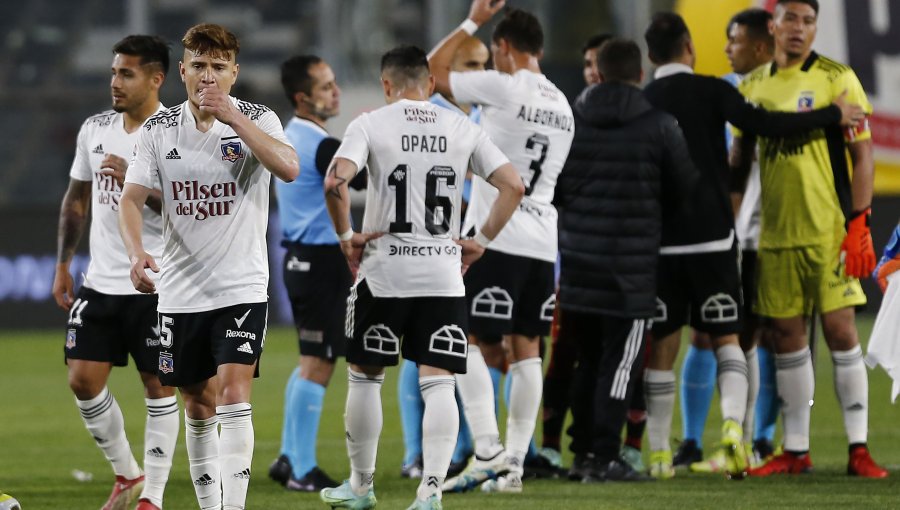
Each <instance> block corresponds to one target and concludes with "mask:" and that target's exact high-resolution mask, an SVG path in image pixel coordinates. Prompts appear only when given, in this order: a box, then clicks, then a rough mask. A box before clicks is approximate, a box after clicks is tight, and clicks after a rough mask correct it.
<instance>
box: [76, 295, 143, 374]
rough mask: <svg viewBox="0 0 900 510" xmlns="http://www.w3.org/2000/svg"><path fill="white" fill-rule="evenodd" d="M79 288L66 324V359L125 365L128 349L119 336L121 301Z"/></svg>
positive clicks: (120, 299) (118, 298) (122, 297)
mask: <svg viewBox="0 0 900 510" xmlns="http://www.w3.org/2000/svg"><path fill="white" fill-rule="evenodd" d="M126 298H127V296H113V295H110V294H103V293H100V292H97V291H95V290H93V289H89V288H87V287H83V286H82V287H81V289H80V290H79V291H78V294H77V295H76V298H75V302H74V303H73V304H72V308H71V310H70V311H69V319H68V322H67V324H66V344H65V358H66V359H67V360H68V359H80V360H86V361H99V362H107V363H111V364H112V365H114V366H125V365H127V364H128V346H127V344H126V342H125V341H124V339H123V338H122V337H121V335H120V331H121V328H120V323H121V322H122V317H121V315H120V314H121V312H122V311H123V308H124V307H123V303H122V300H123V299H126Z"/></svg>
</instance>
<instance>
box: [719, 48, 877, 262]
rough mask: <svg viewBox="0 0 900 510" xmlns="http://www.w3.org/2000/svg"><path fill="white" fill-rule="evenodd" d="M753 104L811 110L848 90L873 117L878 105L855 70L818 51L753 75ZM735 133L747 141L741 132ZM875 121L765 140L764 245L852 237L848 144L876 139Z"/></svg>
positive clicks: (744, 86)
mask: <svg viewBox="0 0 900 510" xmlns="http://www.w3.org/2000/svg"><path fill="white" fill-rule="evenodd" d="M739 88H740V90H741V93H742V94H744V96H745V97H746V98H747V100H748V101H750V102H752V103H755V104H757V105H759V106H762V107H763V108H765V109H767V110H777V111H791V112H793V111H797V112H802V111H808V110H813V109H816V108H822V107H825V106H828V105H829V104H831V103H832V102H833V101H834V99H835V98H837V97H838V96H839V95H840V94H841V93H842V92H843V91H845V90H846V91H847V101H848V102H850V103H856V104H859V105H861V106H862V107H863V108H864V109H865V110H866V111H867V112H868V113H870V114H871V112H872V105H871V104H870V103H869V100H868V98H866V93H865V90H863V87H862V84H860V82H859V79H858V78H857V77H856V74H855V73H854V72H853V70H852V69H850V67H848V66H846V65H843V64H840V63H838V62H835V61H834V60H831V59H829V58H826V57H823V56H821V55H818V54H816V53H815V52H813V53H812V54H810V56H809V58H807V59H806V61H804V62H803V63H802V64H798V65H796V66H794V67H790V68H786V69H779V68H778V66H777V65H776V64H775V62H772V63H769V64H765V65H763V66H761V67H759V68H758V69H756V70H754V71H753V72H752V73H750V74H749V75H747V76H746V77H745V78H744V80H743V82H741V85H740V87H739ZM734 133H735V136H741V133H740V131H739V130H737V129H734ZM871 137H872V133H871V131H869V125H868V122H863V123H862V124H861V125H860V126H858V127H857V128H855V129H843V128H841V127H839V126H833V127H829V128H826V129H818V130H815V131H808V132H806V133H800V134H797V135H795V136H791V137H785V138H760V140H759V160H760V172H761V173H760V176H761V182H762V226H761V232H760V239H759V247H760V248H791V247H799V246H812V245H819V244H822V243H832V242H833V241H834V239H835V238H837V239H840V238H841V237H842V236H843V233H844V214H845V213H849V212H850V208H851V195H850V165H849V164H848V163H849V160H848V154H847V150H846V149H847V143H853V142H856V141H862V140H868V139H871Z"/></svg>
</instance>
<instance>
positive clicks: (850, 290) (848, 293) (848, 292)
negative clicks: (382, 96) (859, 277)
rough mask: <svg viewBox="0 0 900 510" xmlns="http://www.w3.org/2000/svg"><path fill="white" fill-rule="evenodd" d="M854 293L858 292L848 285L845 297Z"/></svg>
mask: <svg viewBox="0 0 900 510" xmlns="http://www.w3.org/2000/svg"><path fill="white" fill-rule="evenodd" d="M854 294H856V292H854V291H853V288H852V287H847V290H845V291H844V297H850V296H852V295H854Z"/></svg>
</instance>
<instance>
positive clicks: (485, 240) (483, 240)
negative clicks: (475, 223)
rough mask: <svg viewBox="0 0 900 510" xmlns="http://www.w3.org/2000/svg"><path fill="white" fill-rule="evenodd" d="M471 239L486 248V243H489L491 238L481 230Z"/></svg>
mask: <svg viewBox="0 0 900 510" xmlns="http://www.w3.org/2000/svg"><path fill="white" fill-rule="evenodd" d="M472 240H473V241H475V242H476V243H478V244H479V245H480V246H481V247H482V248H487V247H488V245H489V244H491V239H488V237H487V236H486V235H484V233H483V232H478V233H477V234H475V237H473V238H472Z"/></svg>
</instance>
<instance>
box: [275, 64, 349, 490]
mask: <svg viewBox="0 0 900 510" xmlns="http://www.w3.org/2000/svg"><path fill="white" fill-rule="evenodd" d="M281 83H282V85H283V87H284V91H285V94H286V95H287V97H288V99H289V100H290V101H291V104H292V105H293V106H294V117H293V118H291V120H290V121H288V123H287V125H286V126H285V128H284V132H285V134H286V135H287V137H288V140H290V142H291V145H293V146H294V148H295V149H296V150H297V155H298V156H299V158H300V176H299V177H298V178H297V179H296V180H294V182H291V183H285V182H279V183H276V185H275V191H276V194H277V196H278V214H279V216H280V220H281V226H282V229H283V238H284V241H283V244H284V246H285V248H287V253H286V254H285V258H284V268H283V269H284V271H283V274H284V284H285V286H286V287H287V293H288V297H289V299H290V302H291V309H292V311H293V315H294V324H295V325H296V327H297V334H298V343H299V346H300V366H299V367H298V368H297V369H295V370H294V371H293V373H292V374H291V377H290V379H289V381H288V383H287V389H286V390H285V401H284V424H283V429H282V435H281V454H280V455H279V457H278V459H276V460H275V462H273V463H272V465H271V467H270V468H269V477H270V478H272V479H273V480H275V481H277V482H279V483H281V484H282V485H284V486H285V487H287V488H288V489H290V490H296V491H303V492H318V491H320V490H321V489H323V488H326V487H337V486H338V485H339V484H338V482H336V481H335V480H333V479H331V478H330V477H329V476H328V475H327V474H325V473H324V472H323V471H322V470H321V469H319V467H318V462H317V461H316V437H317V435H318V430H319V417H320V416H321V414H322V401H323V399H324V397H325V388H326V387H327V386H328V382H329V381H330V380H331V374H332V373H333V372H334V363H335V359H336V358H337V357H338V356H343V354H344V344H345V339H344V313H345V309H346V299H347V295H348V293H349V289H350V286H351V284H352V279H351V276H350V270H349V268H348V266H347V262H346V260H345V259H344V255H343V253H341V248H340V242H339V241H338V237H337V234H335V232H334V226H333V225H332V223H331V219H330V218H329V216H328V211H327V209H326V208H325V195H324V190H323V187H322V181H323V179H324V176H325V172H326V170H327V168H328V164H329V163H330V162H331V158H332V156H333V155H334V153H335V151H337V148H338V147H339V146H340V142H339V141H338V140H337V139H335V138H332V137H330V136H329V135H328V132H326V131H325V121H327V120H328V119H329V118H331V117H334V116H335V115H337V114H338V109H339V106H340V94H341V91H340V88H338V86H337V83H335V78H334V73H333V72H332V70H331V67H329V66H328V64H327V63H325V61H324V60H322V59H321V58H319V57H316V56H312V55H302V56H295V57H291V58H290V59H288V60H287V61H286V62H284V64H282V66H281ZM360 176H363V177H362V179H364V176H365V172H360ZM363 183H364V181H363ZM358 184H360V183H359V182H357V180H354V182H353V183H351V186H353V187H354V188H357V189H358V188H360V187H362V186H359V185H358ZM363 186H364V184H363Z"/></svg>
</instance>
